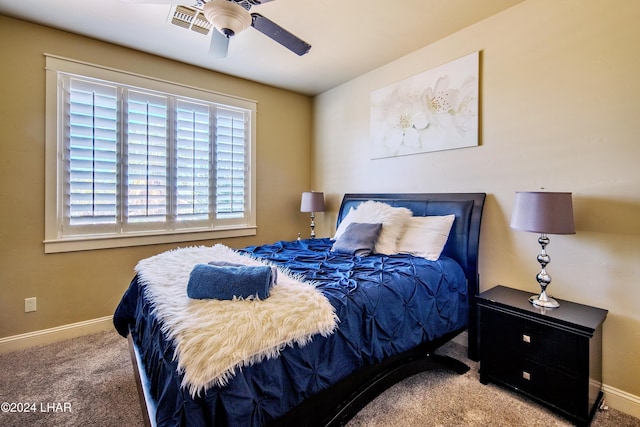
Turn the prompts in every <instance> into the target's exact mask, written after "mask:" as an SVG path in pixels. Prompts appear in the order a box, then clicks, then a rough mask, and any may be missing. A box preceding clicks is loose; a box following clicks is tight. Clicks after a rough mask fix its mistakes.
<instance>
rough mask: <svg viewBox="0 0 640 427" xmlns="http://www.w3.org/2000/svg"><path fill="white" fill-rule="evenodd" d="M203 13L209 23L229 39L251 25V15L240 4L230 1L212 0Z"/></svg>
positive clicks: (207, 3) (205, 5)
mask: <svg viewBox="0 0 640 427" xmlns="http://www.w3.org/2000/svg"><path fill="white" fill-rule="evenodd" d="M202 11H203V12H204V16H205V17H206V18H207V21H209V23H210V24H211V25H213V26H214V27H215V28H216V29H217V30H218V31H220V32H221V33H222V34H224V35H225V36H227V37H231V36H233V35H234V34H238V33H240V32H241V31H243V30H245V29H247V28H248V27H249V25H251V14H250V13H249V11H247V10H246V9H245V8H243V7H242V6H240V5H239V4H238V3H236V2H234V1H229V0H211V1H208V2H206V3H205V4H204V6H203V8H202Z"/></svg>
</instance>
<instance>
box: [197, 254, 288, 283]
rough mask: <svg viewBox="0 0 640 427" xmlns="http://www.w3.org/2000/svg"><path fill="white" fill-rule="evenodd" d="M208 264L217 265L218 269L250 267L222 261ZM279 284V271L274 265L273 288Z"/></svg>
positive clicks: (272, 268)
mask: <svg viewBox="0 0 640 427" xmlns="http://www.w3.org/2000/svg"><path fill="white" fill-rule="evenodd" d="M208 264H209V265H216V266H218V267H250V266H248V265H247V264H238V263H235V262H229V261H220V260H215V261H210V262H209V263H208ZM277 283H278V269H277V268H276V267H275V266H274V265H272V266H271V286H273V285H275V284H277Z"/></svg>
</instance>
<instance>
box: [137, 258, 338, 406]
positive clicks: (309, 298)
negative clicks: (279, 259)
mask: <svg viewBox="0 0 640 427" xmlns="http://www.w3.org/2000/svg"><path fill="white" fill-rule="evenodd" d="M213 260H223V261H229V262H234V263H240V264H246V265H264V263H262V262H261V261H258V260H256V259H254V258H251V257H249V256H244V255H241V254H239V253H237V252H235V251H233V250H232V249H230V248H228V247H227V246H224V245H215V246H213V247H204V246H202V247H189V248H183V249H176V250H172V251H168V252H164V253H161V254H159V255H156V256H153V257H151V258H147V259H144V260H142V261H140V262H139V263H138V265H137V266H136V268H135V269H136V272H137V273H138V277H139V280H140V283H141V284H142V285H143V287H144V292H145V296H146V297H147V298H148V299H149V300H150V302H151V303H152V305H153V307H154V313H155V315H156V317H157V318H158V319H159V320H160V322H161V324H162V331H163V332H164V333H165V334H166V335H167V337H168V338H169V339H171V340H172V341H173V343H174V345H175V348H176V350H175V354H174V359H177V361H178V372H179V373H181V374H183V375H184V376H183V379H182V387H188V388H189V393H190V394H191V395H192V396H196V395H199V394H200V393H201V392H203V391H204V390H206V389H207V388H209V387H211V386H223V385H225V384H227V382H228V381H229V380H230V379H231V378H232V377H233V376H234V375H235V372H236V369H242V367H243V366H249V365H252V364H254V363H257V362H260V361H262V360H263V359H265V358H274V357H278V355H279V354H280V351H281V350H282V349H283V348H285V347H286V346H287V345H289V346H290V345H293V344H294V343H295V344H298V345H300V346H304V345H306V344H307V343H309V342H310V341H311V339H312V336H313V335H315V334H318V333H319V334H322V335H323V336H328V335H330V334H332V333H333V331H334V330H335V328H336V324H337V316H336V314H335V311H334V308H333V306H332V305H331V304H330V303H329V301H328V300H327V298H326V297H325V296H324V295H322V293H320V291H318V290H317V289H315V287H314V286H313V285H312V284H308V283H303V282H301V281H299V280H297V279H295V278H293V277H291V276H290V275H289V274H287V272H283V271H279V273H278V282H277V284H276V285H275V286H273V288H272V289H271V292H270V296H269V297H268V298H266V299H264V300H258V299H246V300H243V299H236V298H234V299H233V300H231V301H219V300H196V299H190V298H189V297H187V283H188V282H189V273H190V272H191V270H192V269H193V267H194V266H195V265H196V264H206V263H208V262H209V261H213Z"/></svg>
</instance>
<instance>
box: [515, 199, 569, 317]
mask: <svg viewBox="0 0 640 427" xmlns="http://www.w3.org/2000/svg"><path fill="white" fill-rule="evenodd" d="M511 228H513V229H516V230H521V231H529V232H533V233H540V237H539V238H538V243H540V246H541V247H542V252H541V253H540V254H539V255H538V262H539V263H540V265H541V266H542V270H541V271H540V273H538V275H537V276H536V279H537V280H538V284H539V285H540V289H541V292H540V295H534V296H532V297H531V298H529V301H531V303H532V304H534V305H537V306H539V307H547V308H555V307H558V306H560V304H559V303H558V302H557V301H556V300H554V299H553V298H551V297H549V296H547V292H546V290H547V286H549V284H550V283H551V276H549V274H548V273H547V272H546V271H545V267H546V266H547V264H549V262H550V261H551V258H550V257H549V255H547V253H546V251H545V248H546V246H547V245H548V244H549V238H548V237H547V234H575V232H576V229H575V226H574V224H573V205H572V202H571V193H554V192H546V191H539V192H516V201H515V207H514V209H513V216H512V217H511Z"/></svg>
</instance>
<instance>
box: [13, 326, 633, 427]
mask: <svg viewBox="0 0 640 427" xmlns="http://www.w3.org/2000/svg"><path fill="white" fill-rule="evenodd" d="M442 352H443V353H448V354H452V355H456V356H457V357H458V358H459V359H461V360H463V361H465V362H466V363H468V364H469V365H470V366H471V370H470V371H469V372H468V373H466V374H465V375H456V374H453V373H451V372H448V371H433V372H429V373H422V374H418V375H415V376H413V377H411V378H408V379H406V380H405V381H403V382H401V383H399V384H397V385H396V386H394V387H392V388H391V389H389V390H388V391H386V392H385V393H383V394H382V395H380V396H379V397H378V398H377V399H376V400H375V401H374V402H372V403H371V404H369V405H368V406H367V407H366V408H364V409H363V410H362V411H361V412H360V413H359V414H358V415H357V416H356V417H355V418H353V419H352V420H351V422H350V423H349V426H350V427H357V426H394V427H402V426H483V427H484V426H509V427H514V426H569V425H571V424H570V423H568V422H566V421H565V420H564V419H563V418H560V417H557V416H555V415H554V414H552V413H551V412H549V411H547V410H546V409H544V408H541V407H539V406H537V405H535V404H533V403H531V402H529V401H527V400H526V399H523V398H520V397H519V396H518V395H516V394H513V393H511V392H508V391H505V390H503V389H501V388H498V387H496V386H493V385H488V386H484V385H482V384H480V382H479V381H478V373H477V364H475V363H473V362H470V361H469V360H467V359H466V358H465V357H464V348H463V347H461V346H459V345H457V344H453V343H451V344H448V345H447V346H446V347H445V348H443V351H442ZM137 399H138V394H137V390H136V385H135V381H134V377H133V368H132V366H131V360H130V357H129V350H128V347H127V341H126V340H125V339H124V338H121V337H120V336H119V335H117V333H116V332H115V331H114V332H103V333H99V334H94V335H88V336H85V337H80V338H74V339H72V340H68V341H63V342H60V343H56V344H51V345H46V346H41V347H36V348H33V349H29V350H23V351H18V352H13V353H8V354H3V355H0V403H1V402H7V403H10V404H11V403H13V404H14V405H13V408H12V409H15V410H22V411H24V410H25V409H29V410H33V412H4V411H3V412H0V426H2V427H5V426H6V427H23V426H25V427H26V426H56V427H58V426H103V427H109V426H114V427H124V426H126V427H135V426H141V425H142V417H141V414H140V406H139V405H138V400H137ZM5 406H6V405H4V404H3V409H5ZM592 426H599V427H614V426H615V427H626V426H628V427H631V426H634V427H640V420H638V419H637V418H633V417H630V416H628V415H625V414H623V413H621V412H619V411H615V410H609V411H603V412H598V414H597V415H596V418H595V420H594V422H593V423H592Z"/></svg>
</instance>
